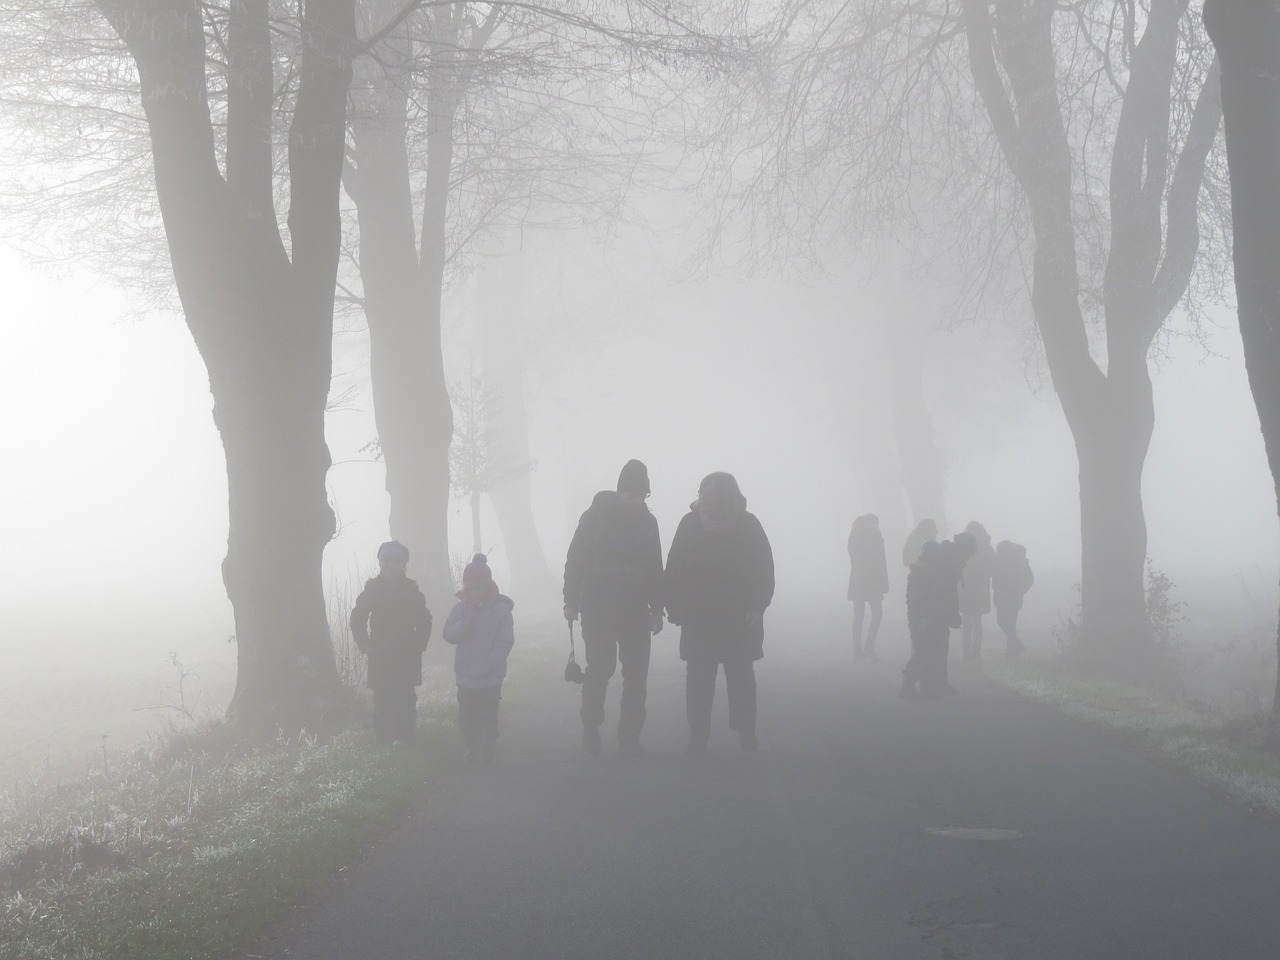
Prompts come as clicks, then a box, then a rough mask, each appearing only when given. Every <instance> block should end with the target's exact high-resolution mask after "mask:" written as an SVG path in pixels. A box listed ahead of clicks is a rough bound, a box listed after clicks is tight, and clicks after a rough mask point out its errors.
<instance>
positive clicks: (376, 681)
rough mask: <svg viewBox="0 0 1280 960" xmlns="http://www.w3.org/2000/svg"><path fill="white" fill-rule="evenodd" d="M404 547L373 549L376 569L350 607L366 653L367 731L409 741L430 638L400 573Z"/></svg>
mask: <svg viewBox="0 0 1280 960" xmlns="http://www.w3.org/2000/svg"><path fill="white" fill-rule="evenodd" d="M408 565H409V548H408V547H406V546H405V545H404V544H402V543H399V542H398V541H395V540H389V541H388V542H386V543H384V544H383V545H382V546H380V547H379V548H378V568H379V571H380V572H379V573H378V575H377V576H376V577H374V578H373V579H372V580H369V581H366V583H365V585H364V589H363V590H361V591H360V596H358V597H356V605H355V607H353V608H352V610H351V636H352V637H353V638H354V639H355V642H356V646H357V647H359V648H360V649H361V650H362V651H363V652H364V653H365V655H366V656H367V657H368V658H369V669H368V684H369V688H370V689H371V690H373V735H374V736H375V737H377V738H378V740H379V741H381V742H382V743H393V744H403V743H409V742H410V741H412V740H413V738H414V734H415V732H416V730H417V725H418V723H417V722H418V714H417V699H418V698H417V695H416V694H415V693H414V688H415V687H417V686H418V685H419V684H421V683H422V654H423V653H424V652H425V651H426V649H427V641H428V640H429V639H430V638H431V613H430V611H428V610H427V601H426V598H425V597H423V595H422V591H421V590H419V589H418V585H417V584H416V583H415V582H414V581H412V580H410V579H409V578H408V577H407V576H405V569H406V568H407V567H408Z"/></svg>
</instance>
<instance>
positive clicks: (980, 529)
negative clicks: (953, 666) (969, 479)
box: [960, 520, 996, 660]
mask: <svg viewBox="0 0 1280 960" xmlns="http://www.w3.org/2000/svg"><path fill="white" fill-rule="evenodd" d="M964 532H965V533H967V534H969V535H971V536H972V537H973V539H974V542H975V543H976V544H977V550H976V551H975V553H974V554H973V556H971V557H970V558H969V559H968V561H967V562H966V563H965V565H964V575H963V576H962V577H961V579H960V618H961V626H960V638H961V640H962V642H963V644H964V658H965V659H966V660H977V659H979V658H980V657H981V656H982V618H983V617H984V616H986V615H987V614H988V613H990V612H991V571H992V570H993V568H994V567H995V563H996V552H995V549H994V548H993V547H992V546H991V535H990V534H989V533H987V528H986V527H984V526H983V525H982V524H980V523H978V521H976V520H974V521H973V522H972V523H970V524H969V525H968V526H967V527H965V528H964Z"/></svg>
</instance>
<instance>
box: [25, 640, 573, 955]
mask: <svg viewBox="0 0 1280 960" xmlns="http://www.w3.org/2000/svg"><path fill="white" fill-rule="evenodd" d="M520 633H521V636H520V638H519V639H518V642H517V646H516V649H515V651H513V654H512V657H511V662H510V674H511V675H510V677H509V679H508V682H507V683H506V684H505V685H504V690H503V694H504V697H503V699H504V703H505V704H506V707H504V710H505V709H507V708H509V707H513V706H518V705H519V704H520V703H521V702H524V701H526V700H527V699H528V698H529V697H530V696H532V695H533V694H532V692H531V691H532V690H534V689H536V688H538V687H539V686H541V684H542V680H543V678H545V676H547V675H550V674H552V673H554V672H555V671H556V670H558V669H559V667H558V664H559V660H558V655H559V647H558V645H557V644H554V643H552V642H551V641H550V640H549V636H550V635H551V629H550V628H549V627H542V628H539V627H534V628H529V629H522V630H521V631H520ZM436 653H437V657H438V658H447V651H445V652H444V653H442V652H441V651H439V650H437V651H436ZM424 673H425V681H426V682H425V683H424V685H423V687H422V688H421V689H420V691H419V697H418V721H419V722H418V729H419V733H420V734H421V735H422V736H421V737H420V744H421V746H414V747H411V748H391V747H384V746H381V745H379V744H377V743H376V742H375V741H374V740H373V737H372V735H371V733H370V731H369V728H368V722H367V719H366V720H365V721H364V722H361V723H358V724H356V726H354V727H353V729H351V730H349V731H348V732H346V733H344V734H342V735H340V736H338V737H336V738H333V739H331V740H328V741H325V742H317V741H312V740H306V739H299V740H277V741H275V742H272V743H266V744H258V745H252V746H250V745H244V744H238V743H235V742H233V741H232V740H230V739H229V737H228V735H227V732H226V729H225V728H224V727H223V726H222V725H221V724H220V723H207V724H205V725H203V726H201V727H199V728H195V729H188V730H186V731H182V732H175V733H174V734H172V735H170V736H169V737H167V738H165V739H164V740H163V741H161V742H159V743H158V744H156V745H153V746H152V747H151V748H150V749H148V750H137V751H135V752H133V753H131V754H127V755H113V756H112V757H111V758H108V757H107V755H106V754H105V753H104V755H103V759H102V762H101V764H98V765H96V766H97V769H96V770H95V772H94V773H92V774H90V775H88V776H84V777H80V778H78V779H75V780H72V781H69V782H66V783H62V784H56V785H50V784H44V785H40V786H37V787H32V788H29V789H27V790H26V791H25V793H24V794H23V795H21V796H17V795H9V796H0V958H2V960H55V958H56V960H175V958H184V960H186V958H190V960H215V958H225V957H226V956H228V955H231V954H233V953H234V952H235V951H236V949H237V948H243V947H245V946H247V945H250V944H252V943H253V942H254V941H255V940H257V939H258V938H260V937H261V936H262V934H263V933H264V932H265V930H266V928H267V927H268V926H269V925H270V924H271V923H272V922H273V921H276V920H278V919H280V918H281V917H282V916H283V914H284V913H285V911H286V910H287V909H288V908H289V907H291V906H294V905H296V904H298V903H300V902H302V901H304V900H306V899H307V898H308V897H310V896H312V895H314V894H315V893H317V892H319V891H320V890H321V889H323V887H324V886H325V885H326V884H328V883H330V882H332V881H333V880H334V879H335V878H337V877H338V876H339V875H340V874H341V872H342V870H343V869H344V868H345V867H346V866H348V865H350V864H352V863H354V862H356V861H357V860H358V859H359V858H360V857H361V855H362V854H363V853H364V852H365V851H366V850H367V849H368V847H369V846H370V844H372V843H373V842H374V841H375V840H377V839H378V838H379V837H381V836H383V835H384V834H386V833H387V831H388V830H390V829H391V827H392V826H394V824H395V823H396V822H397V821H398V820H399V819H400V818H401V817H402V816H403V814H404V813H405V812H407V811H408V810H409V809H410V808H412V807H413V806H414V805H415V804H417V803H420V802H423V799H424V796H425V792H426V790H427V788H428V786H429V785H430V784H431V783H432V782H433V780H435V779H437V778H439V777H441V776H443V775H445V774H447V772H448V770H449V768H450V767H451V765H452V764H453V763H454V762H455V761H456V758H457V756H458V752H459V751H458V745H457V733H456V707H455V705H454V689H453V672H452V669H451V667H449V666H448V665H447V664H446V663H443V662H436V663H434V664H432V665H430V666H429V667H428V668H426V669H425V670H424ZM365 712H366V714H367V705H366V711H365ZM506 722H509V721H508V720H504V723H506ZM6 807H7V809H6Z"/></svg>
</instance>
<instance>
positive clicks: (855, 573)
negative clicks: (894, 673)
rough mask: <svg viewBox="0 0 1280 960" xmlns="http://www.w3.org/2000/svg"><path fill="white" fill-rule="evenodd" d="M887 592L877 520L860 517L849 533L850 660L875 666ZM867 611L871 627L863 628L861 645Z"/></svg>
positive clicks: (886, 578) (884, 565)
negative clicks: (865, 629) (851, 640)
mask: <svg viewBox="0 0 1280 960" xmlns="http://www.w3.org/2000/svg"><path fill="white" fill-rule="evenodd" d="M888 592H889V567H888V564H887V563H886V561H885V556H884V537H882V536H881V535H880V520H879V518H878V517H876V515H875V514H874V513H867V514H863V515H862V516H861V517H858V518H857V519H856V520H854V521H853V529H852V530H850V531H849V593H848V598H849V599H850V600H852V601H853V659H854V660H863V659H866V660H870V661H871V662H872V663H879V662H880V657H879V656H878V655H877V654H876V634H877V633H879V631H880V620H881V618H882V616H883V614H884V605H883V600H884V595H885V594H886V593H888ZM867 606H870V607H871V623H870V624H869V625H868V627H867V643H866V646H865V647H864V646H863V645H862V621H863V617H864V616H865V614H866V607H867Z"/></svg>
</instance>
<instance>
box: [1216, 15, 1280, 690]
mask: <svg viewBox="0 0 1280 960" xmlns="http://www.w3.org/2000/svg"><path fill="white" fill-rule="evenodd" d="M1204 22H1205V26H1206V27H1207V28H1208V31H1209V36H1210V38H1211V39H1212V40H1213V44H1214V47H1215V48H1216V49H1217V51H1218V58H1219V60H1220V62H1221V65H1222V108H1223V112H1224V114H1225V123H1226V137H1227V164H1228V167H1229V169H1230V175H1231V219H1232V223H1233V241H1234V242H1233V252H1234V257H1235V274H1236V302H1237V307H1238V310H1239V314H1240V336H1241V339H1242V340H1243V342H1244V362H1245V370H1246V371H1247V373H1248V376H1249V388H1250V390H1251V391H1252V392H1253V401H1254V404H1255V405H1256V406H1257V408H1258V420H1259V423H1260V424H1261V426H1262V439H1263V443H1264V444H1265V447H1266V451H1267V463H1268V465H1269V466H1270V468H1271V477H1272V480H1273V482H1274V483H1275V485H1276V492H1277V498H1278V502H1277V509H1278V510H1280V167H1277V158H1280V2H1277V0H1248V2H1240V0H1229V2H1227V0H1206V3H1205V9H1204ZM1276 649H1277V663H1278V667H1280V630H1278V631H1277V635H1276ZM1272 712H1273V713H1277V714H1280V669H1278V670H1277V674H1276V691H1275V698H1274V699H1273V701H1272Z"/></svg>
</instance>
